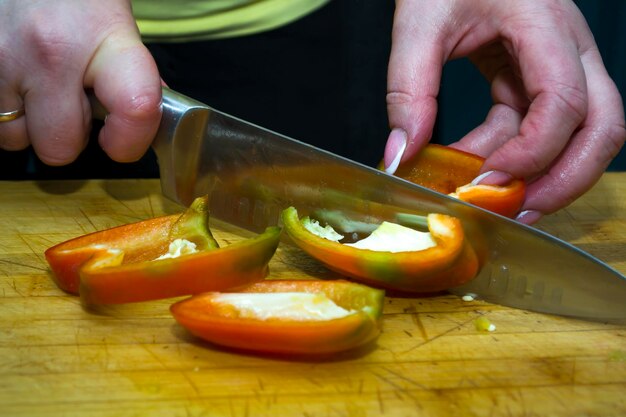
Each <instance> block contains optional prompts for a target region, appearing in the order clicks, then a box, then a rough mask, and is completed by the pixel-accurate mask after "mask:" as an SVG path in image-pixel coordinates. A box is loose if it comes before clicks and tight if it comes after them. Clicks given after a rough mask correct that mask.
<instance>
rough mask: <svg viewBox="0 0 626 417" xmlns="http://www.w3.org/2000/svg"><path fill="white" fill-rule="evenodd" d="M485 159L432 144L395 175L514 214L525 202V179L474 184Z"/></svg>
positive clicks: (504, 213)
mask: <svg viewBox="0 0 626 417" xmlns="http://www.w3.org/2000/svg"><path fill="white" fill-rule="evenodd" d="M484 162H485V160H484V158H482V157H480V156H478V155H474V154H471V153H467V152H463V151H460V150H458V149H454V148H450V147H447V146H441V145H436V144H429V145H427V146H426V147H424V149H422V150H421V151H420V153H419V154H417V155H416V156H415V157H414V158H413V159H412V160H410V161H407V162H406V163H403V164H402V165H401V166H400V167H399V168H398V170H397V171H396V173H395V175H396V176H398V177H400V178H404V179H406V180H408V181H411V182H414V183H416V184H419V185H422V186H424V187H427V188H430V189H432V190H435V191H438V192H440V193H444V194H452V195H453V196H454V197H456V198H458V199H460V200H462V201H465V202H468V203H471V204H474V205H476V206H479V207H482V208H484V209H486V210H490V211H493V212H494V213H498V214H501V215H503V216H507V217H514V216H515V215H516V214H517V213H518V212H519V210H520V208H521V207H522V203H523V202H524V197H525V194H526V184H525V182H524V180H521V179H514V180H512V181H511V182H510V183H509V184H507V185H505V186H494V185H481V184H478V185H473V184H471V182H472V180H473V179H474V178H476V177H477V176H478V173H479V172H480V168H481V167H482V165H483V163H484Z"/></svg>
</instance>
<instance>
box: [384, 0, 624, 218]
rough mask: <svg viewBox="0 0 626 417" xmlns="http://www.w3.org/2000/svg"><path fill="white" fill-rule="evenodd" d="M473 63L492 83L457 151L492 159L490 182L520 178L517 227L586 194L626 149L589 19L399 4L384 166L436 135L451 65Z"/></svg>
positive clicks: (504, 5) (570, 11)
mask: <svg viewBox="0 0 626 417" xmlns="http://www.w3.org/2000/svg"><path fill="white" fill-rule="evenodd" d="M465 56H466V57H469V58H470V60H471V61H472V62H473V63H474V64H475V65H476V66H477V67H478V68H479V69H480V71H481V72H482V73H483V75H485V77H486V78H487V79H488V80H489V81H490V83H491V93H492V97H493V101H494V104H493V107H492V108H491V111H490V112H489V115H488V116H487V119H486V120H485V122H484V123H483V124H481V125H480V126H478V127H477V128H475V129H474V130H473V131H472V132H470V133H469V134H467V135H466V136H465V137H464V138H462V139H461V140H459V141H458V142H456V143H455V144H453V145H452V146H454V147H456V148H459V149H462V150H465V151H468V152H472V153H475V154H478V155H480V156H483V157H485V158H486V161H485V164H484V166H483V168H482V172H483V173H484V172H488V171H494V172H495V175H491V176H489V177H487V178H486V179H485V180H484V181H483V183H503V182H506V181H507V180H509V179H510V178H511V177H515V178H525V179H526V180H527V182H528V188H527V197H526V201H525V203H524V205H523V207H522V212H521V215H520V216H518V220H520V221H522V222H525V223H534V222H536V221H537V220H539V218H540V217H541V216H542V215H543V214H548V213H552V212H554V211H556V210H559V209H561V208H563V207H565V206H566V205H568V204H569V203H571V202H572V201H573V200H575V199H576V198H578V197H579V196H580V195H582V194H583V193H584V192H586V191H587V190H588V189H589V188H591V186H593V184H594V183H595V182H596V181H597V180H598V179H599V178H600V176H601V175H602V173H603V172H604V170H605V169H606V167H607V166H608V164H609V163H610V161H611V160H612V159H613V158H614V157H615V156H616V155H617V153H618V152H619V150H620V148H621V147H622V145H623V144H624V140H625V138H626V129H625V128H624V109H623V103H622V100H621V97H620V94H619V92H618V90H617V88H616V86H615V84H614V83H613V81H612V80H611V78H610V77H609V75H608V74H607V71H606V69H605V67H604V65H603V63H602V58H601V57H600V54H599V52H598V48H597V46H596V44H595V41H594V39H593V36H592V34H591V31H590V30H589V28H588V26H587V24H586V22H585V19H584V17H583V16H582V14H581V13H580V11H579V10H578V9H577V8H576V6H575V5H574V3H573V2H572V1H569V0H561V1H553V0H535V1H532V2H520V1H517V0H497V1H494V0H397V1H396V15H395V20H394V28H393V45H392V51H391V57H390V63H389V75H388V93H387V105H388V113H389V122H390V126H391V128H392V132H391V134H390V136H389V140H388V142H387V147H386V149H385V166H386V167H387V168H388V170H387V171H388V172H391V173H393V172H394V171H395V167H396V166H397V163H398V162H399V163H402V162H404V161H406V160H408V159H410V158H411V157H412V156H413V155H415V154H416V153H417V152H418V151H419V150H420V149H421V148H422V147H423V146H424V145H425V144H426V142H427V141H428V140H429V139H430V137H431V134H432V130H433V126H434V123H435V117H436V113H437V95H438V92H439V84H440V81H441V71H442V67H443V65H444V64H445V62H446V61H448V60H451V59H454V58H459V57H465Z"/></svg>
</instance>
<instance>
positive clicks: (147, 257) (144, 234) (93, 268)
mask: <svg viewBox="0 0 626 417" xmlns="http://www.w3.org/2000/svg"><path fill="white" fill-rule="evenodd" d="M208 217H209V214H208V207H207V198H206V197H205V198H199V199H196V200H195V201H194V202H193V204H192V205H191V207H190V208H189V209H187V211H185V212H184V213H183V214H175V215H169V216H163V217H157V218H154V219H150V220H145V221H142V222H138V223H132V224H128V225H124V226H119V227H114V228H112V229H108V230H103V231H99V232H95V233H91V234H88V235H85V236H81V237H78V238H75V239H71V240H68V241H66V242H63V243H60V244H58V245H56V246H53V247H51V248H49V249H48V250H47V251H46V253H45V255H46V259H47V261H48V263H49V264H50V267H51V269H52V272H53V278H54V280H55V282H56V283H57V285H58V286H59V287H60V288H61V289H63V290H65V291H68V292H70V293H74V294H78V293H80V295H81V297H82V298H83V299H84V300H85V301H86V302H87V303H95V304H115V303H126V302H134V301H146V300H152V299H158V298H167V297H175V296H180V295H190V294H196V293H199V292H204V291H216V290H224V289H227V288H231V287H236V286H241V285H246V284H249V283H251V282H255V281H259V280H261V279H263V278H264V277H265V276H266V275H267V272H268V267H267V264H268V262H269V260H270V259H271V257H272V256H273V254H274V252H275V250H276V247H277V246H278V242H279V235H280V229H279V228H276V227H271V228H268V229H267V230H266V231H265V232H264V233H263V234H261V235H259V236H257V237H255V238H252V239H248V240H245V241H242V242H239V243H235V244H232V245H230V246H227V247H225V248H219V246H218V244H217V242H216V241H215V239H214V238H213V236H212V234H211V231H210V230H209V226H208ZM176 239H185V240H187V241H189V242H192V243H193V244H195V245H196V250H197V252H195V253H190V254H184V255H182V256H180V257H175V258H169V259H159V260H156V258H157V257H159V256H161V255H164V254H166V253H168V248H169V245H170V244H171V243H172V242H173V241H175V240H176Z"/></svg>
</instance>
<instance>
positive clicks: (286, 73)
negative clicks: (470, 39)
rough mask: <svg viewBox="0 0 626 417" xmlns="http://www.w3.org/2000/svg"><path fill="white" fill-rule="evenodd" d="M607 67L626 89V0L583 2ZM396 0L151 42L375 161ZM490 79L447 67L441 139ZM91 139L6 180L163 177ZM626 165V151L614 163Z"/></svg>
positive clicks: (19, 163)
mask: <svg viewBox="0 0 626 417" xmlns="http://www.w3.org/2000/svg"><path fill="white" fill-rule="evenodd" d="M576 3H577V4H578V5H579V7H580V8H581V10H582V12H583V13H584V14H585V16H586V18H587V20H588V22H589V25H590V27H591V29H592V31H593V33H594V36H595V37H596V41H597V43H598V46H599V48H600V51H601V53H602V55H603V58H604V61H605V65H606V66H607V69H608V70H609V73H610V75H611V76H612V78H613V79H614V80H615V82H616V83H617V85H618V88H619V89H620V92H621V93H622V96H624V95H625V93H626V29H624V24H623V23H624V22H626V2H623V1H622V0H603V1H601V2H600V1H594V0H584V1H577V2H576ZM392 18H393V2H391V1H374V2H372V1H368V0H341V1H332V2H331V3H330V4H329V5H328V6H326V7H324V8H322V9H320V10H319V11H317V12H315V13H313V14H312V15H310V16H307V17H306V18H304V19H301V20H299V21H298V22H295V23H293V24H291V25H288V26H285V27H283V28H280V29H278V30H274V31H271V32H267V33H263V34H259V35H253V36H246V37H241V38H235V39H227V40H217V41H206V42H204V41H203V42H191V43H185V44H151V45H149V48H150V50H151V52H152V53H153V55H154V57H155V59H156V60H157V63H158V65H159V69H160V71H161V74H162V77H163V79H164V80H165V81H166V82H167V83H168V85H169V86H170V87H171V88H173V89H175V90H177V91H179V92H181V93H184V94H187V95H189V96H191V97H193V98H196V99H198V100H200V101H203V102H205V103H207V104H209V105H211V106H213V107H215V108H217V109H219V110H222V111H224V112H227V113H231V114H233V115H236V116H238V117H241V118H243V119H246V120H249V121H251V122H254V123H256V124H259V125H261V126H264V127H267V128H269V129H272V130H275V131H278V132H280V133H283V134H286V135H288V136H292V137H294V138H297V139H300V140H302V141H305V142H309V143H312V144H314V145H316V146H319V147H321V148H324V149H327V150H330V151H332V152H335V153H338V154H341V155H344V156H347V157H349V158H352V159H355V160H357V161H360V162H362V163H365V164H367V165H375V164H377V163H378V161H379V160H380V158H381V157H382V152H383V149H384V144H385V141H386V138H387V134H388V125H387V116H386V106H385V92H386V70H387V60H388V56H389V47H390V31H391V22H392ZM490 105H491V100H490V96H489V86H488V84H487V82H486V81H485V80H484V79H483V78H482V76H481V75H480V74H479V73H478V71H477V70H476V69H475V68H474V67H473V66H472V65H471V64H470V63H469V62H468V61H466V60H458V61H454V62H451V63H449V64H447V65H446V67H445V68H444V74H443V81H442V88H441V93H440V109H439V115H438V122H437V125H436V127H435V131H434V136H433V141H434V142H438V143H450V142H453V141H455V140H458V139H459V138H460V137H462V136H463V135H464V134H465V133H467V132H468V131H470V130H471V129H472V128H473V127H475V126H477V125H478V124H480V123H481V122H482V120H483V119H484V117H485V115H486V114H487V112H488V110H489V107H490ZM98 128H99V122H94V134H93V135H92V136H93V137H92V139H91V141H90V145H89V146H88V147H87V149H86V150H85V151H84V152H83V154H82V155H81V156H80V157H79V158H78V160H77V161H76V162H74V163H73V164H70V165H69V166H65V167H48V166H46V165H44V164H42V163H41V162H39V160H38V159H37V158H36V156H35V155H34V154H33V152H32V151H31V150H30V149H27V150H25V151H21V152H6V151H0V179H52V178H125V177H136V178H145V177H156V176H158V167H157V163H156V159H155V157H154V155H153V154H152V152H151V151H150V152H148V154H146V156H145V157H144V158H142V159H141V160H140V161H138V162H136V163H132V164H120V163H115V162H113V161H111V160H110V159H109V158H108V157H107V156H106V155H105V154H104V153H103V152H102V151H101V149H100V148H99V147H98V144H97V141H96V140H95V133H97V130H98ZM609 169H610V170H626V151H624V150H622V152H621V153H620V155H619V156H618V158H616V160H615V161H614V162H613V163H612V164H611V166H610V167H609Z"/></svg>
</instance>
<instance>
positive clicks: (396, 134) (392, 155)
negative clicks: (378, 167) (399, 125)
mask: <svg viewBox="0 0 626 417" xmlns="http://www.w3.org/2000/svg"><path fill="white" fill-rule="evenodd" d="M406 140H407V135H406V132H405V131H404V130H402V129H393V130H392V131H391V133H390V134H389V139H387V146H386V148H385V172H386V173H387V174H391V175H393V174H394V173H395V172H396V170H397V169H398V166H399V165H400V160H401V159H402V155H403V154H404V150H405V149H406Z"/></svg>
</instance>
